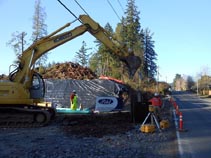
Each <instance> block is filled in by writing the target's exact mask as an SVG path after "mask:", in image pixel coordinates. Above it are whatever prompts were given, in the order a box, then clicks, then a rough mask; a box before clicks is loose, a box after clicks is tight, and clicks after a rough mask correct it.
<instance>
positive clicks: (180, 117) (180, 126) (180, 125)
mask: <svg viewBox="0 0 211 158" xmlns="http://www.w3.org/2000/svg"><path fill="white" fill-rule="evenodd" d="M179 131H180V132H187V129H184V128H183V118H182V112H179Z"/></svg>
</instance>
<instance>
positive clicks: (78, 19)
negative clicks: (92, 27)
mask: <svg viewBox="0 0 211 158" xmlns="http://www.w3.org/2000/svg"><path fill="white" fill-rule="evenodd" d="M58 2H59V3H60V4H61V5H62V6H63V7H64V8H65V9H66V10H67V11H68V12H69V13H70V14H72V15H73V16H74V17H75V18H76V19H77V20H78V21H80V22H81V23H83V22H82V21H81V20H80V19H79V18H78V17H77V16H76V15H75V14H74V13H73V12H72V11H71V10H70V9H69V8H67V6H66V5H65V4H64V3H62V2H61V1H60V0H58Z"/></svg>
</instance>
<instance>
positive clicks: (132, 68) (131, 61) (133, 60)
mask: <svg viewBox="0 0 211 158" xmlns="http://www.w3.org/2000/svg"><path fill="white" fill-rule="evenodd" d="M122 61H123V62H125V63H126V65H127V67H128V71H129V76H130V77H133V76H134V75H135V73H136V71H137V70H138V68H139V67H140V66H141V59H140V58H139V57H137V56H134V55H129V56H127V57H126V58H124V59H122Z"/></svg>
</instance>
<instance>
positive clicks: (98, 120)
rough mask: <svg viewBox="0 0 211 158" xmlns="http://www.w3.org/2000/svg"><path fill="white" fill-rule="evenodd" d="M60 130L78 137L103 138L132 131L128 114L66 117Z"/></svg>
mask: <svg viewBox="0 0 211 158" xmlns="http://www.w3.org/2000/svg"><path fill="white" fill-rule="evenodd" d="M62 124H63V126H62V129H63V131H64V132H65V133H68V134H70V135H72V134H73V135H76V136H78V137H98V138H100V137H103V136H105V135H116V134H121V133H125V132H127V131H129V130H132V129H134V124H133V123H132V122H131V115H130V113H129V112H124V113H123V112H117V113H107V114H94V115H83V116H71V117H68V116H67V117H66V118H64V120H63V123H62Z"/></svg>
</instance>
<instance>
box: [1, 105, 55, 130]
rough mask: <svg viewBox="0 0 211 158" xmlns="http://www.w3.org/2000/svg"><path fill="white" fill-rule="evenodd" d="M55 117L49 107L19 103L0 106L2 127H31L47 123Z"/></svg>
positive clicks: (53, 111)
mask: <svg viewBox="0 0 211 158" xmlns="http://www.w3.org/2000/svg"><path fill="white" fill-rule="evenodd" d="M54 117H55V110H54V109H53V108H49V107H40V106H34V105H18V106H8V105H1V107H0V128H29V127H41V126H45V125H47V124H48V123H49V122H50V120H51V119H53V118H54Z"/></svg>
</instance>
